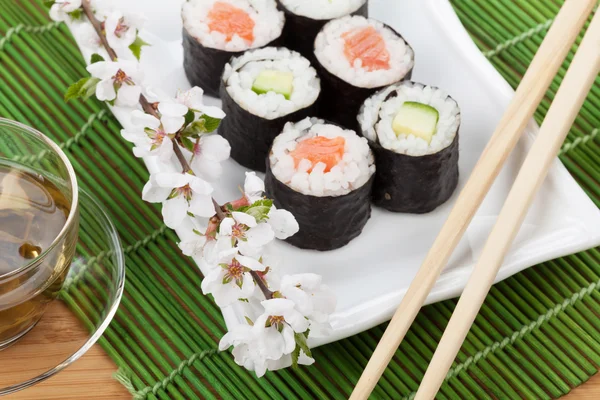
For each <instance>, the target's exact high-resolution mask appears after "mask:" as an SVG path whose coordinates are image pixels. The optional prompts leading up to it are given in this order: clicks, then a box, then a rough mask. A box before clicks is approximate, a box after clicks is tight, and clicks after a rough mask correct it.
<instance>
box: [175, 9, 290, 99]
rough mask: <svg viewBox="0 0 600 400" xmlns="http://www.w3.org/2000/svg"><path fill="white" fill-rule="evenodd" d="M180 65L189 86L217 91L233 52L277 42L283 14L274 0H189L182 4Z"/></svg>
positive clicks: (211, 93) (212, 91)
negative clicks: (181, 63)
mask: <svg viewBox="0 0 600 400" xmlns="http://www.w3.org/2000/svg"><path fill="white" fill-rule="evenodd" d="M182 19H183V68H184V70H185V74H186V76H187V78H188V80H189V82H190V84H191V85H192V86H199V87H201V88H202V89H204V92H205V93H206V94H209V95H211V96H218V95H219V84H220V79H221V74H222V73H223V67H225V64H226V63H227V61H229V59H230V58H231V57H232V56H235V55H240V54H241V53H242V52H244V51H246V50H248V49H253V48H259V47H264V46H267V45H269V44H277V42H278V41H279V40H280V37H281V32H282V30H283V24H284V20H285V17H284V15H283V12H281V11H278V10H277V5H276V4H275V0H188V1H186V2H185V3H184V4H183V7H182Z"/></svg>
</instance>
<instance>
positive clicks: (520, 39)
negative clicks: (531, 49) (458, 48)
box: [483, 18, 554, 58]
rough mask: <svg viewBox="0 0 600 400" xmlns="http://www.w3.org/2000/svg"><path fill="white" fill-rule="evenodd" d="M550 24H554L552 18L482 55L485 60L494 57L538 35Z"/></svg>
mask: <svg viewBox="0 0 600 400" xmlns="http://www.w3.org/2000/svg"><path fill="white" fill-rule="evenodd" d="M552 22H554V18H551V19H549V20H547V21H546V22H543V23H541V24H538V25H536V26H534V27H533V28H531V29H529V30H528V31H525V32H523V33H521V34H520V35H517V36H515V37H513V38H512V39H509V40H507V41H506V42H504V43H500V44H499V45H498V46H496V47H495V48H493V49H492V50H489V51H486V52H484V53H483V55H484V56H486V57H487V58H491V57H494V56H495V55H497V54H499V53H501V52H503V51H504V50H506V49H509V48H511V47H513V46H515V45H517V44H519V43H521V42H523V41H525V40H527V39H529V38H530V37H532V36H534V35H537V34H538V33H541V32H544V31H546V30H547V29H548V28H550V25H552Z"/></svg>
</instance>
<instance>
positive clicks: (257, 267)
mask: <svg viewBox="0 0 600 400" xmlns="http://www.w3.org/2000/svg"><path fill="white" fill-rule="evenodd" d="M235 259H236V260H238V262H239V263H240V264H242V265H243V266H244V267H248V268H250V269H251V270H252V271H264V270H265V269H266V267H265V266H264V265H262V264H261V263H260V262H259V261H258V260H255V259H254V258H251V257H246V256H242V255H238V256H236V257H235Z"/></svg>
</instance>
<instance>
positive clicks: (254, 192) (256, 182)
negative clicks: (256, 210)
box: [244, 172, 265, 204]
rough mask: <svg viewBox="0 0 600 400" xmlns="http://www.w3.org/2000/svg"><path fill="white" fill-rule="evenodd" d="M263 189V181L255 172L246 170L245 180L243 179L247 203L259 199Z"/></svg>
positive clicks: (261, 196)
mask: <svg viewBox="0 0 600 400" xmlns="http://www.w3.org/2000/svg"><path fill="white" fill-rule="evenodd" d="M264 191H265V183H264V182H263V180H262V179H260V178H259V177H258V176H256V172H246V180H245V181H244V196H246V199H247V200H248V203H250V204H253V203H254V202H256V201H258V200H261V199H262V198H263V194H264Z"/></svg>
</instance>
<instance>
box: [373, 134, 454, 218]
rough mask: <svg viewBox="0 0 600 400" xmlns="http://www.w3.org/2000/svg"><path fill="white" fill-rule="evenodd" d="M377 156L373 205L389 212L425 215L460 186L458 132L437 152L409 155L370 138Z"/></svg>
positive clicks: (443, 201)
mask: <svg viewBox="0 0 600 400" xmlns="http://www.w3.org/2000/svg"><path fill="white" fill-rule="evenodd" d="M369 145H370V146H371V149H372V150H373V154H374V155H375V183H374V184H373V195H372V197H373V204H374V205H376V206H379V207H383V208H385V209H387V210H390V211H395V212H404V213H414V214H424V213H428V212H430V211H433V210H434V209H435V208H437V207H438V206H440V205H441V204H443V203H445V202H446V200H448V199H449V198H450V196H452V193H454V190H455V189H456V186H457V185H458V133H457V134H456V136H455V137H454V140H453V141H452V144H450V146H448V147H446V148H445V149H442V150H440V151H439V152H437V153H434V154H427V155H423V156H409V155H406V154H399V153H396V152H394V151H392V150H388V149H386V148H383V147H382V146H381V145H380V144H379V143H374V142H372V141H369Z"/></svg>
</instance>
